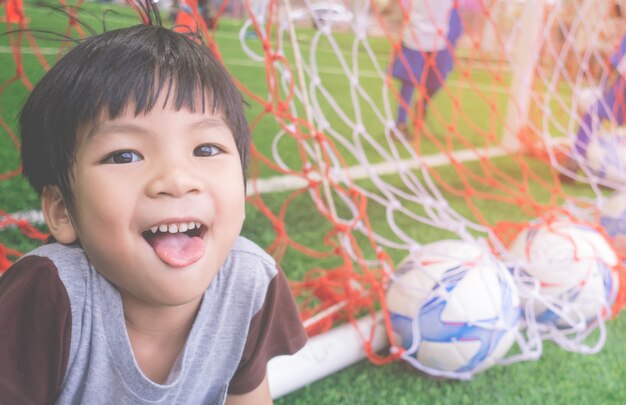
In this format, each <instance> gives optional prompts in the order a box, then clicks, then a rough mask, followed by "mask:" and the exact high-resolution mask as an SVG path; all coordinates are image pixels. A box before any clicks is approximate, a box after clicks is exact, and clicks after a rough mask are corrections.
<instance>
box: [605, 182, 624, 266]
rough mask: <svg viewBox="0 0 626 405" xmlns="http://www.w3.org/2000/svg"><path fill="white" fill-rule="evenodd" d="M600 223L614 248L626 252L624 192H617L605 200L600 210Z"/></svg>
mask: <svg viewBox="0 0 626 405" xmlns="http://www.w3.org/2000/svg"><path fill="white" fill-rule="evenodd" d="M600 225H602V227H603V228H604V230H605V231H606V233H607V234H608V235H609V236H610V237H611V239H612V241H613V246H615V249H617V250H618V251H619V252H623V253H624V254H626V192H617V193H615V194H614V195H613V196H611V198H609V199H608V200H606V202H605V203H604V205H603V206H602V209H601V210H600Z"/></svg>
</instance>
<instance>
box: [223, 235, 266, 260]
mask: <svg viewBox="0 0 626 405" xmlns="http://www.w3.org/2000/svg"><path fill="white" fill-rule="evenodd" d="M233 255H235V256H237V255H241V256H250V258H251V259H255V258H256V259H257V260H260V261H261V262H264V263H267V264H269V265H271V266H275V265H276V262H275V261H274V258H273V257H272V256H270V255H269V254H268V253H267V252H266V251H265V250H263V249H262V248H261V247H260V246H259V245H257V244H256V243H254V242H252V241H251V240H250V239H248V238H246V237H245V236H239V237H238V238H237V239H236V240H235V243H234V244H233V247H232V248H231V250H230V256H233Z"/></svg>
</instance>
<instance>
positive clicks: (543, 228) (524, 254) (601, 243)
mask: <svg viewBox="0 0 626 405" xmlns="http://www.w3.org/2000/svg"><path fill="white" fill-rule="evenodd" d="M510 253H511V258H512V259H514V261H515V265H516V266H519V268H520V270H521V271H520V274H522V275H523V276H524V277H529V278H530V280H534V282H535V283H536V284H537V285H538V287H539V288H538V294H537V296H536V297H535V299H534V300H533V309H534V313H535V317H536V319H537V321H539V322H542V323H551V324H554V325H556V326H557V327H559V328H567V327H571V328H575V329H579V328H581V327H582V328H586V327H587V326H589V325H590V321H593V320H595V319H597V316H598V314H603V315H606V312H607V310H608V308H609V306H610V304H611V303H612V302H613V300H614V299H615V296H616V294H617V288H618V278H617V275H616V273H615V272H614V268H615V266H616V265H617V255H616V254H615V252H614V251H613V249H612V248H611V246H610V244H609V243H608V242H607V241H606V239H605V238H604V237H603V236H602V234H600V233H599V232H598V231H596V230H595V229H593V228H592V227H590V226H587V225H582V224H577V223H574V222H571V221H569V220H567V219H557V220H554V221H543V220H539V221H537V222H535V223H531V224H530V225H529V227H528V228H526V229H525V230H523V231H522V232H521V233H520V234H519V235H518V236H517V237H516V239H515V240H514V242H513V244H512V245H511V248H510Z"/></svg>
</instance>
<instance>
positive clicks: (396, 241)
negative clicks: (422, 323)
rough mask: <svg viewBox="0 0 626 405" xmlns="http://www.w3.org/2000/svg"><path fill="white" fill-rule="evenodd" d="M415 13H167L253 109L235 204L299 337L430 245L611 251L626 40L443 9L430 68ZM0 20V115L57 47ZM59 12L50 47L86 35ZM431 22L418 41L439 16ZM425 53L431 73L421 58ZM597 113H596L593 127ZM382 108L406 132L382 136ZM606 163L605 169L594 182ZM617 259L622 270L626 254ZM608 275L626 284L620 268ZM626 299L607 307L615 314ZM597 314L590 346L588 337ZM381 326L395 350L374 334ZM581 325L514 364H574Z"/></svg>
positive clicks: (537, 16) (514, 14)
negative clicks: (1, 26) (557, 359)
mask: <svg viewBox="0 0 626 405" xmlns="http://www.w3.org/2000/svg"><path fill="white" fill-rule="evenodd" d="M415 1H416V0H413V2H415ZM413 2H412V1H410V0H409V1H395V0H389V1H384V0H380V1H374V0H372V1H369V0H354V1H335V2H321V1H313V0H292V1H275V0H257V1H235V0H231V1H228V0H227V1H222V2H219V1H214V2H201V3H200V4H198V2H197V1H196V0H184V1H183V0H179V1H178V2H177V4H176V5H175V6H172V8H171V9H170V10H171V14H172V24H173V25H174V26H175V29H177V30H179V31H182V32H196V33H198V34H199V35H200V36H201V37H202V38H203V41H204V42H205V43H206V44H207V45H208V46H209V48H210V49H211V50H213V51H214V52H215V53H216V54H217V55H219V56H220V58H222V60H223V61H224V62H225V64H226V66H227V67H229V69H230V70H231V72H233V76H234V79H235V81H236V82H237V84H238V86H239V88H240V89H241V91H242V92H243V93H244V94H245V96H246V99H247V100H248V101H249V103H250V109H249V117H250V123H251V129H252V131H253V143H254V145H253V147H252V151H253V164H252V167H251V171H250V176H249V178H250V185H249V187H248V190H249V196H248V198H249V203H250V204H251V205H252V206H253V207H254V208H255V210H254V213H255V218H257V219H258V221H259V223H260V224H266V225H267V226H270V227H271V228H272V229H273V233H272V234H271V236H267V235H265V236H263V237H261V239H263V241H264V242H265V247H266V248H267V250H268V251H269V252H270V253H272V254H273V256H274V257H275V258H276V260H277V262H278V264H279V265H280V266H281V267H283V268H284V269H286V270H287V271H288V272H290V273H289V274H290V278H291V279H292V287H293V291H294V295H295V296H296V297H297V299H298V303H299V305H300V307H301V314H302V318H303V322H304V324H305V326H306V327H307V330H308V332H309V333H310V334H316V333H320V332H322V331H324V330H327V329H328V328H330V327H332V326H333V325H335V324H336V323H337V322H341V321H345V320H346V319H347V320H349V321H352V322H354V321H355V319H356V318H357V317H358V316H361V315H364V314H370V315H371V316H372V317H373V316H374V314H375V312H376V311H378V310H380V309H382V310H385V309H386V304H385V298H384V294H385V288H386V285H387V283H388V281H389V279H390V278H392V277H393V269H394V267H395V265H394V263H398V262H399V261H400V260H401V259H402V258H403V257H405V256H406V255H407V254H409V253H411V252H416V251H419V250H420V248H421V247H422V246H423V244H425V243H428V242H431V241H433V240H440V239H463V240H466V241H472V242H476V243H478V242H479V241H486V243H488V245H489V246H490V249H491V250H492V252H493V253H494V254H496V255H498V256H500V257H501V258H503V260H506V258H507V257H508V256H507V255H508V247H509V245H510V244H511V243H512V242H513V240H514V239H515V237H516V236H517V235H518V234H519V232H520V231H522V230H523V229H525V228H526V227H527V226H528V223H529V221H532V220H533V219H535V218H538V217H543V218H545V216H546V215H548V216H554V215H565V216H568V217H571V218H573V220H575V221H576V222H584V223H585V224H587V225H588V226H590V227H592V228H593V229H595V230H597V231H598V232H600V233H601V234H603V235H604V236H607V235H606V233H605V232H604V230H603V228H602V227H601V226H600V225H599V224H600V215H601V208H602V202H603V201H604V199H605V198H606V196H607V195H609V194H610V192H611V191H612V190H618V191H619V190H623V189H624V185H625V184H626V182H625V181H624V179H625V177H624V172H625V170H624V168H625V167H626V164H625V159H626V156H625V155H623V154H622V155H620V153H621V152H619V151H622V150H623V151H626V148H625V147H624V145H625V143H624V140H623V139H624V137H623V135H622V134H621V133H620V127H621V125H622V124H623V118H620V117H621V116H620V115H619V112H620V111H621V110H620V109H619V108H620V107H619V105H620V104H619V102H613V103H608V102H607V100H606V97H604V95H605V93H606V92H607V89H608V88H610V86H612V85H613V84H614V83H615V82H616V80H617V81H619V77H620V76H619V74H617V75H616V73H615V71H616V70H617V69H618V68H617V66H616V65H615V64H614V63H613V62H612V61H611V59H612V55H614V54H615V53H616V52H617V51H618V50H619V48H620V40H621V38H622V35H623V34H624V31H625V28H626V24H625V21H626V20H624V16H623V15H619V10H618V9H617V8H616V6H622V5H621V4H619V2H616V1H613V0H605V1H602V2H599V3H598V2H596V1H593V0H572V1H538V0H537V1H526V2H509V1H498V0H463V1H455V2H452V4H453V6H452V9H450V10H447V11H446V14H445V18H446V24H451V20H450V18H451V17H452V14H453V13H457V15H458V22H460V27H462V31H460V33H458V36H457V38H454V39H453V38H451V37H450V35H448V34H452V33H451V25H450V26H447V27H446V28H445V29H443V30H441V31H439V32H438V33H437V35H436V36H437V37H439V38H444V37H445V38H446V41H445V44H444V46H443V48H440V49H438V50H437V49H436V50H435V51H433V50H432V49H429V47H430V48H432V46H433V44H434V42H436V41H437V40H432V39H431V40H430V41H431V42H432V43H430V42H428V40H426V39H424V38H423V37H422V36H421V34H419V33H418V32H417V31H416V30H415V28H413V27H412V25H411V18H412V15H411V10H412V4H413ZM444 3H445V2H444ZM27 4H28V3H27ZM3 6H4V9H5V14H4V15H5V22H6V27H7V31H9V34H8V35H7V37H8V42H9V47H7V48H6V49H4V51H3V52H4V53H5V54H7V53H8V54H9V55H10V60H11V61H12V65H11V69H12V75H11V76H10V77H5V78H4V79H3V80H4V82H3V83H2V85H1V87H0V98H7V96H8V95H9V94H10V93H11V92H17V93H20V92H22V93H26V92H28V91H29V90H30V89H31V88H32V84H33V83H34V82H36V80H37V78H38V77H39V76H40V75H41V74H42V73H43V72H44V71H46V70H47V69H48V68H49V65H50V63H53V62H54V60H55V59H56V58H58V57H59V56H60V55H62V54H63V52H64V50H65V49H66V45H63V43H59V44H60V46H58V47H57V48H54V49H53V50H51V49H48V48H46V49H42V48H41V47H40V46H39V45H38V40H37V39H36V37H35V36H34V35H33V33H32V32H31V31H29V30H28V29H27V28H29V24H30V21H29V15H28V14H29V13H28V12H24V7H23V4H22V2H21V0H20V1H16V0H5V1H4V4H3ZM57 6H58V7H59V8H60V9H61V10H63V11H64V13H62V15H63V16H64V17H63V18H65V21H66V23H65V28H64V32H62V34H63V35H66V36H73V37H83V36H85V35H88V32H89V31H88V30H86V29H85V28H84V27H83V26H82V25H81V24H80V23H79V21H80V18H81V15H83V14H81V13H82V11H81V10H82V6H83V5H82V2H81V1H77V2H72V3H71V4H70V3H68V2H65V1H63V0H61V1H59V3H58V4H57ZM161 6H162V10H164V11H165V10H166V9H167V4H164V3H163V2H162V3H161ZM625 10H626V9H625ZM427 14H428V16H429V17H428V18H427V19H426V20H427V21H430V22H431V23H433V24H434V23H435V19H436V17H435V14H436V13H435V12H434V11H433V10H428V13H427ZM57 17H58V15H57ZM232 27H235V28H232ZM411 38H412V40H413V42H417V44H419V45H421V46H422V47H423V48H425V49H427V50H421V51H418V54H419V55H420V56H421V59H422V60H423V64H424V69H423V70H422V71H421V72H413V71H412V69H411V64H412V62H413V60H412V59H410V58H411V57H409V56H407V54H406V53H405V52H403V43H406V42H407V41H411ZM403 41H404V42H403ZM420 41H421V42H420ZM440 50H445V51H447V54H448V55H449V59H448V62H447V63H448V64H447V65H446V63H443V64H442V62H441V61H439V60H438V59H437V53H438V52H439V51H440ZM27 54H28V55H29V65H28V69H26V68H25V67H26V66H25V62H24V55H27ZM394 61H395V62H396V65H398V64H399V65H401V66H403V67H404V69H405V70H406V71H409V72H410V73H409V74H408V77H407V78H405V79H404V80H403V81H404V82H405V83H407V84H408V85H411V86H413V87H414V88H415V91H414V95H413V98H412V99H407V98H406V96H405V95H404V94H403V86H402V81H399V80H397V79H396V78H395V77H394V74H393V71H394V67H393V65H394ZM31 65H32V66H31ZM442 66H448V67H447V68H446V69H443V68H442ZM450 69H451V72H450ZM433 83H434V85H433ZM407 100H408V101H407ZM609 101H610V100H609ZM618 101H619V97H618ZM621 101H622V102H623V97H622V99H621ZM607 104H612V105H610V106H607ZM598 105H605V106H607V108H606V109H607V110H608V111H609V114H606V115H607V116H608V118H607V119H604V120H601V118H603V116H602V114H600V113H598V111H599V110H600V109H599V108H598V107H597V106H598ZM398 106H403V107H404V110H405V113H406V121H405V122H406V126H403V125H399V123H398ZM12 108H16V107H15V106H12ZM621 108H624V107H623V106H622V107H621ZM10 111H11V110H9V107H8V106H7V105H4V104H3V105H2V110H1V111H0V126H1V127H2V134H1V136H2V137H3V138H6V139H3V140H4V141H6V142H5V143H3V145H4V144H7V145H9V146H10V148H11V149H12V150H13V152H14V155H15V156H18V155H19V153H18V150H19V137H18V136H17V135H16V134H15V131H14V128H15V127H14V125H12V120H13V119H14V116H13V115H11V112H10ZM586 114H589V117H591V118H589V119H591V121H590V122H600V121H602V122H601V124H598V125H595V124H594V125H593V126H592V127H593V128H592V129H593V131H591V130H590V132H592V133H594V136H593V137H589V138H591V141H588V142H587V143H586V144H585V147H587V146H588V147H589V150H590V151H593V153H590V154H588V155H584V154H580V153H576V149H577V148H576V145H577V144H576V142H577V140H578V141H580V140H579V139H578V138H579V137H577V133H578V132H579V130H578V128H579V127H581V126H583V125H588V124H587V121H586V120H588V118H585V117H586ZM622 115H623V113H622ZM588 126H589V125H588ZM598 139H601V140H602V141H603V143H602V145H604V146H602V147H600V146H598V145H599V143H598V141H597V140H598ZM3 148H8V147H4V146H3ZM612 150H613V151H618V153H617V155H615V156H613V161H614V164H613V165H612V166H611V167H610V168H607V167H600V166H598V165H599V163H600V162H602V161H605V160H607V159H604V158H605V157H606V155H605V154H606V153H609V152H610V151H612ZM594 159H595V160H594ZM620 159H621V160H620ZM609 160H610V159H609ZM10 161H11V162H15V164H13V166H9V167H6V168H3V170H4V172H3V173H1V174H0V180H3V181H8V180H9V179H12V178H14V177H15V176H17V175H18V174H19V173H20V167H19V163H18V162H19V159H17V158H12V160H10ZM571 162H574V163H575V165H572V164H571ZM609 174H610V175H609ZM572 180H573V182H572ZM1 208H2V207H1V206H0V209H1ZM7 211H11V212H5V211H0V230H2V232H0V233H4V232H6V230H8V229H14V228H16V227H17V229H18V230H19V231H20V233H21V234H23V235H24V237H25V238H27V239H33V240H39V241H43V240H45V238H46V235H45V233H44V232H43V231H42V230H41V227H39V228H38V227H35V225H36V224H35V222H36V221H34V220H33V219H32V218H30V217H29V216H28V215H32V213H30V214H26V213H22V212H18V213H17V214H16V213H15V212H14V211H15V210H14V209H12V210H9V209H7ZM555 213H557V214H555ZM264 226H265V225H264ZM252 233H253V232H252ZM311 235H314V237H312V236H311ZM3 240H4V239H3ZM11 241H12V239H11ZM11 241H9V242H4V243H2V244H0V270H2V269H6V268H8V266H9V265H10V263H11V262H12V261H14V260H15V259H16V258H17V257H19V255H20V254H21V251H20V249H19V248H17V247H14V246H12V243H13V244H14V245H15V246H18V245H19V243H17V242H11ZM618 253H619V254H621V255H622V256H621V260H622V261H623V260H624V259H625V255H626V253H624V252H618ZM513 267H515V266H513ZM613 270H614V271H615V274H617V276H618V277H619V279H620V280H621V285H622V286H624V285H626V280H624V278H623V277H624V272H623V267H622V265H621V264H618V265H616V266H614V269H613ZM521 284H522V290H523V289H524V288H523V287H524V285H528V283H526V284H524V282H523V280H522V282H521ZM531 284H532V283H531ZM528 291H531V292H529V293H528V294H532V287H529V290H528ZM624 299H625V298H624V289H623V288H622V289H621V290H620V292H619V294H618V296H617V298H616V299H615V301H614V304H613V313H616V312H617V311H619V309H621V307H622V306H623V303H624ZM608 312H610V311H608V310H607V311H605V312H604V313H602V314H600V315H598V316H597V317H596V318H597V319H596V318H594V322H593V328H595V327H602V328H603V319H604V318H605V317H606V315H607V313H608ZM384 324H385V327H386V328H387V331H388V334H389V336H391V335H392V332H391V326H390V321H389V319H388V318H385V322H384ZM590 325H591V323H590ZM597 325H599V326H597ZM588 326H589V325H587V324H585V328H584V330H585V332H584V333H585V336H582V335H581V334H580V333H578V332H576V336H575V338H572V339H570V338H568V336H567V334H564V333H563V331H562V330H559V329H558V328H557V329H555V328H552V329H550V331H549V332H545V333H543V335H541V333H540V332H541V331H539V332H537V330H534V329H532V325H531V327H529V328H527V329H526V331H527V332H526V335H525V336H522V337H520V339H518V344H519V346H520V348H521V351H522V352H524V353H526V354H528V356H526V358H530V357H532V356H536V353H537V350H538V349H537V347H538V346H539V344H538V343H537V342H536V341H535V339H541V338H550V339H553V340H555V341H557V342H561V343H562V346H564V347H565V346H567V348H569V349H570V350H578V351H585V350H587V349H586V347H587V346H586V344H585V339H586V338H587V334H588V333H589V330H592V329H593V328H590V327H588ZM539 329H541V328H539ZM360 333H362V332H360ZM581 333H582V332H581ZM540 335H541V336H540ZM557 335H558V336H560V337H563V336H565V340H562V339H561V338H556V337H555V336H557ZM581 336H582V337H581ZM370 338H371V335H369V334H367V333H364V334H362V340H363V343H364V347H365V348H366V349H367V351H368V354H369V356H370V359H371V360H372V361H373V362H375V363H384V362H387V361H391V360H393V359H395V358H397V357H399V356H400V355H401V351H399V352H395V353H393V352H392V354H391V355H387V356H382V355H378V354H376V353H374V352H373V350H371V348H370V346H369V341H370ZM560 339H561V340H560ZM572 342H573V343H572ZM516 359H517V358H516Z"/></svg>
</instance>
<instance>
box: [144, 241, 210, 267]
mask: <svg viewBox="0 0 626 405" xmlns="http://www.w3.org/2000/svg"><path fill="white" fill-rule="evenodd" d="M149 242H150V245H152V248H153V249H154V251H155V252H156V254H157V256H159V258H160V259H161V260H163V261H164V262H165V263H167V264H169V265H170V266H172V267H186V266H189V265H191V264H193V263H195V262H197V261H198V260H200V258H201V257H202V256H203V255H204V241H203V240H202V238H200V237H198V236H188V235H185V234H184V233H158V234H156V235H154V236H153V237H152V238H151V239H150V241H149Z"/></svg>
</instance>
